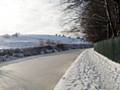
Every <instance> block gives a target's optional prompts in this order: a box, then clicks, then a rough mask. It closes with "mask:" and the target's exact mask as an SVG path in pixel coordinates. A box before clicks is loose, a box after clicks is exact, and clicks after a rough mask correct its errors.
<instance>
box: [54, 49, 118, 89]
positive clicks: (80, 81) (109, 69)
mask: <svg viewBox="0 0 120 90" xmlns="http://www.w3.org/2000/svg"><path fill="white" fill-rule="evenodd" d="M54 90H120V64H117V63H115V62H112V61H111V60H109V59H108V58H106V57H104V56H102V55H100V54H98V53H97V52H95V51H94V50H93V49H88V50H86V51H84V52H83V53H82V54H81V55H80V56H79V57H78V58H77V60H76V61H75V62H74V63H73V64H72V66H71V67H70V68H69V70H68V71H67V72H66V74H65V75H64V76H63V77H62V78H61V80H60V81H59V83H58V84H57V85H56V87H55V89H54Z"/></svg>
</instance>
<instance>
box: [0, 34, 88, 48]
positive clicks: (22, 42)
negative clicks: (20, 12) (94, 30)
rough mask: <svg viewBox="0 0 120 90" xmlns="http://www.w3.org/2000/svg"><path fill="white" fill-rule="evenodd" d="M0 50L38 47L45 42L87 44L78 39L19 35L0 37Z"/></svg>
mask: <svg viewBox="0 0 120 90" xmlns="http://www.w3.org/2000/svg"><path fill="white" fill-rule="evenodd" d="M0 42H1V43H0V49H15V48H30V47H40V46H42V45H43V44H45V43H47V42H54V43H62V44H88V42H85V41H83V40H80V39H75V38H69V37H62V36H55V35H20V36H18V37H9V38H4V37H0Z"/></svg>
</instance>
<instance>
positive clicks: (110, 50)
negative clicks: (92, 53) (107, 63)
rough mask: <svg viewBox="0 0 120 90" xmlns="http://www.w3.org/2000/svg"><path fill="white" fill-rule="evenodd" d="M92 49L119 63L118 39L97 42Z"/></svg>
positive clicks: (119, 39)
mask: <svg viewBox="0 0 120 90" xmlns="http://www.w3.org/2000/svg"><path fill="white" fill-rule="evenodd" d="M94 49H95V50H96V51H97V52H99V53H101V54H103V55H104V56H106V57H108V58H110V59H112V60H114V61H116V62H118V63H120V37H118V38H114V39H109V40H104V41H101V42H98V43H96V44H95V45H94Z"/></svg>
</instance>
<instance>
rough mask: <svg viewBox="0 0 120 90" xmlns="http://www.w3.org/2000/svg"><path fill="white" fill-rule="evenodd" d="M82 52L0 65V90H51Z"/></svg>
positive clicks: (67, 52) (20, 60) (70, 52)
mask: <svg viewBox="0 0 120 90" xmlns="http://www.w3.org/2000/svg"><path fill="white" fill-rule="evenodd" d="M82 51H83V50H71V51H66V52H61V53H56V54H49V55H39V56H33V57H28V58H23V59H19V60H16V61H11V62H6V63H2V64H0V90H53V88H54V86H55V85H56V84H57V82H58V81H59V79H60V78H61V77H62V75H63V74H64V73H65V71H66V70H67V69H68V67H69V66H70V65H71V64H72V62H73V61H74V60H75V59H76V58H77V56H78V55H79V54H80V53H81V52H82Z"/></svg>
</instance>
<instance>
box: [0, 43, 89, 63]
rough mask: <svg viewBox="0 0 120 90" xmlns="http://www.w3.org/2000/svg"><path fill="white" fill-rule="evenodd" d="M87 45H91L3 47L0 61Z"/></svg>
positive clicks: (0, 51)
mask: <svg viewBox="0 0 120 90" xmlns="http://www.w3.org/2000/svg"><path fill="white" fill-rule="evenodd" d="M88 47H91V45H84V44H83V45H82V44H81V45H68V44H58V45H56V46H44V47H34V48H23V49H5V50H0V61H8V60H11V59H17V58H22V57H27V56H32V55H40V54H47V53H53V52H60V51H65V50H69V49H78V48H88Z"/></svg>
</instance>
